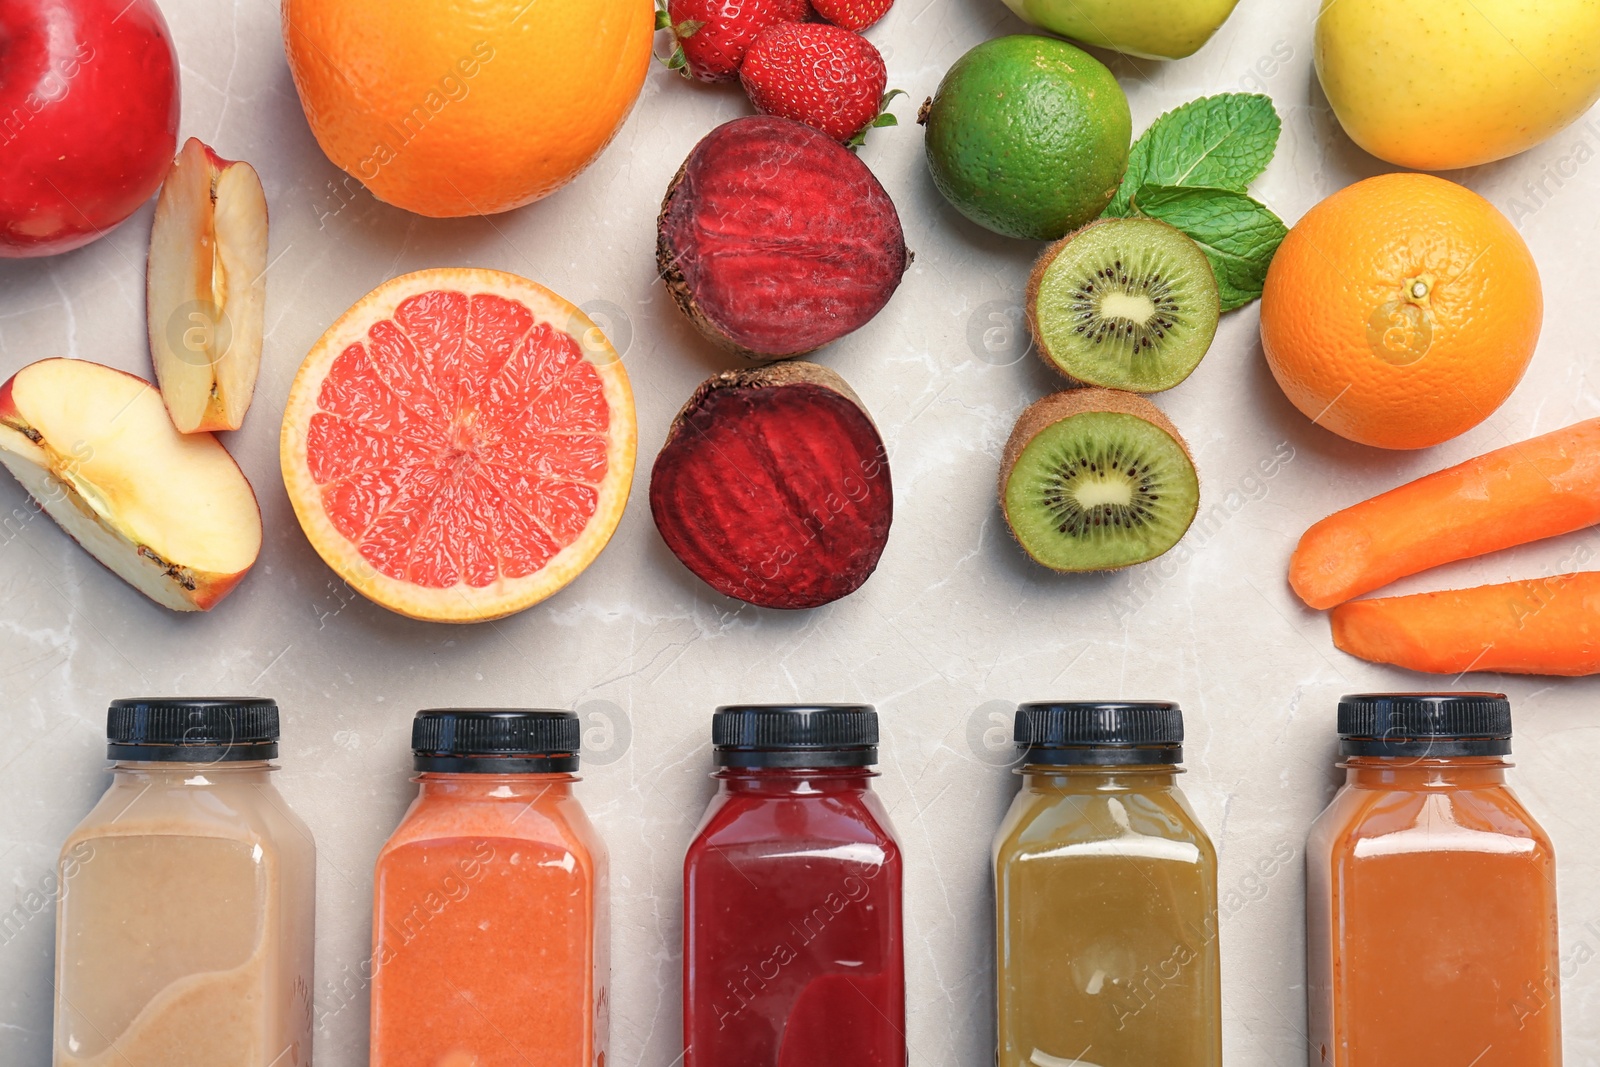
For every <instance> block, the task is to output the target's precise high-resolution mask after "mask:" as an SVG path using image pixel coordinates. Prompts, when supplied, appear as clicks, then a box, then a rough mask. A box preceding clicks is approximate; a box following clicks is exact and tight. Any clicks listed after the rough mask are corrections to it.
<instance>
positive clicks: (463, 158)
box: [283, 0, 655, 217]
mask: <svg viewBox="0 0 1600 1067" xmlns="http://www.w3.org/2000/svg"><path fill="white" fill-rule="evenodd" d="M654 27H655V14H654V10H653V8H652V5H651V0H283V38H284V47H285V50H286V51H287V52H288V56H289V70H290V72H291V73H292V74H293V75H294V84H295V88H296V89H298V90H299V92H300V103H301V105H302V106H304V108H305V112H306V118H307V120H308V121H309V122H310V123H311V132H312V133H313V134H315V135H316V138H317V143H318V144H319V145H321V146H322V150H323V151H324V152H326V153H327V155H328V158H329V159H331V160H332V161H333V162H334V163H335V164H336V165H337V166H339V167H340V168H341V169H343V170H345V171H347V172H348V173H349V174H351V175H353V176H354V177H356V178H357V179H359V180H360V181H361V182H362V183H363V184H364V185H366V187H367V188H368V189H370V190H371V191H372V194H373V195H374V196H376V197H377V198H378V199H380V200H384V201H387V202H388V203H391V204H394V205H395V206H397V207H402V208H406V209H407V210H410V211H415V212H417V213H418V214H420V215H431V216H435V217H444V216H456V215H478V214H490V213H492V212H496V211H509V210H510V209H511V208H514V207H520V206H522V205H523V204H527V203H531V202H532V201H534V200H538V199H539V198H540V197H542V196H546V195H548V194H550V193H552V192H554V191H555V190H556V189H559V188H560V187H561V186H563V185H565V184H566V183H567V182H569V181H571V180H572V179H573V177H575V176H576V175H577V174H578V172H579V171H581V170H583V168H584V167H586V166H588V165H589V163H590V162H592V161H593V160H594V158H595V157H596V156H597V155H599V154H600V151H601V150H602V149H603V148H605V146H606V145H607V143H609V142H610V140H611V138H612V137H614V136H615V135H616V132H617V130H618V128H619V127H621V125H622V122H623V120H624V119H625V118H627V116H628V112H629V110H631V109H632V107H633V102H634V100H635V99H637V97H638V95H639V89H640V87H641V86H642V85H643V84H644V76H645V72H646V70H647V69H648V68H649V64H650V48H651V38H652V36H653V34H654Z"/></svg>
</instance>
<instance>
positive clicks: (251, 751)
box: [55, 698, 316, 1067]
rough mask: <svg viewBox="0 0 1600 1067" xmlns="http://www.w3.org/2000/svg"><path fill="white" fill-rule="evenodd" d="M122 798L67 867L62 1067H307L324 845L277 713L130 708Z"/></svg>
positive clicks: (247, 701)
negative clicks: (311, 826) (283, 780)
mask: <svg viewBox="0 0 1600 1067" xmlns="http://www.w3.org/2000/svg"><path fill="white" fill-rule="evenodd" d="M106 733H107V737H108V739H109V742H110V744H109V745H108V748H107V751H108V755H109V756H110V758H111V759H112V760H113V761H114V762H113V765H112V781H111V788H110V789H109V790H107V792H106V794H105V796H104V797H103V798H101V800H100V803H98V804H97V805H95V807H94V810H93V811H91V812H90V813H89V815H88V817H86V818H85V819H84V820H83V822H82V823H80V824H79V825H78V828H77V829H76V830H74V831H73V832H72V834H71V836H70V837H68V838H67V841H66V844H65V845H64V846H63V847H62V850H61V862H60V877H61V885H62V887H63V889H62V894H61V899H60V902H59V905H58V911H57V918H56V1005H55V1063H56V1067H218V1065H219V1064H228V1065H229V1067H307V1065H309V1064H310V1063H311V988H312V976H311V967H312V920H313V913H314V906H315V893H316V871H315V864H316V859H315V848H314V846H313V844H312V840H311V833H310V831H309V830H307V829H306V826H305V824H304V823H302V822H301V821H300V820H299V819H298V818H296V817H295V815H294V813H293V812H291V811H290V810H289V806H288V804H286V803H285V802H284V799H283V797H282V796H281V795H280V794H279V793H278V790H277V789H276V787H274V786H273V784H272V781H271V777H270V776H271V774H272V772H273V771H274V770H275V769H276V768H275V767H274V766H273V765H272V763H271V762H270V761H271V760H273V759H274V758H275V757H276V756H277V754H278V708H277V705H276V704H274V703H273V702H272V701H270V700H257V699H251V698H206V699H194V700H185V699H172V700H169V699H136V700H117V701H114V702H113V703H112V705H111V709H110V712H109V714H108V715H107V730H106Z"/></svg>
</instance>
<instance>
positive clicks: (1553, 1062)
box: [1306, 693, 1561, 1067]
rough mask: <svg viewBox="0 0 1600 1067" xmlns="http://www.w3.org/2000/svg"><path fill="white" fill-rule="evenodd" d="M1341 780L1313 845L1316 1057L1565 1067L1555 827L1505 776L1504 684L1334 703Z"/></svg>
mask: <svg viewBox="0 0 1600 1067" xmlns="http://www.w3.org/2000/svg"><path fill="white" fill-rule="evenodd" d="M1339 738H1340V740H1339V753H1340V755H1341V756H1342V757H1343V762H1342V763H1341V764H1340V766H1342V767H1343V768H1344V771H1345V784H1344V786H1343V787H1342V788H1341V789H1340V790H1339V792H1338V793H1337V794H1336V795H1335V796H1334V798H1333V801H1332V803H1330V804H1329V805H1328V807H1327V810H1325V811H1324V812H1323V813H1322V814H1321V816H1319V817H1318V818H1317V821H1316V823H1315V824H1314V825H1313V826H1312V829H1311V836H1310V841H1309V843H1308V845H1307V848H1306V897H1307V904H1306V919H1307V940H1306V961H1307V970H1308V974H1307V985H1306V988H1307V994H1308V1008H1309V1013H1308V1014H1309V1021H1310V1038H1311V1048H1310V1050H1309V1062H1310V1063H1311V1064H1313V1065H1316V1067H1322V1065H1325V1064H1331V1065H1336V1067H1392V1065H1393V1064H1399V1063H1406V1064H1411V1063H1416V1064H1424V1063H1426V1064H1433V1063H1439V1064H1445V1063H1460V1064H1472V1065H1473V1067H1557V1065H1559V1064H1560V1062H1561V1009H1560V996H1559V989H1558V985H1559V976H1560V959H1561V958H1560V952H1559V945H1558V941H1557V926H1556V872H1555V855H1554V853H1553V851H1552V849H1551V847H1550V839H1549V838H1548V837H1547V836H1546V835H1545V832H1544V831H1543V830H1542V829H1540V827H1539V824H1538V823H1536V822H1535V821H1534V820H1533V817H1532V816H1531V815H1529V814H1528V812H1527V810H1526V809H1525V808H1523V806H1522V803H1521V802H1520V801H1519V800H1518V799H1517V798H1516V796H1515V794H1513V793H1512V792H1511V790H1510V788H1509V787H1508V786H1507V785H1506V782H1505V774H1506V768H1507V767H1509V766H1510V764H1509V763H1508V762H1507V761H1506V758H1505V757H1506V756H1507V755H1508V754H1509V753H1510V751H1511V705H1510V703H1509V702H1508V701H1507V700H1506V698H1505V697H1504V696H1503V695H1501V694H1499V693H1448V694H1444V693H1376V694H1362V695H1357V696H1347V697H1345V698H1344V699H1342V700H1341V701H1340V702H1339Z"/></svg>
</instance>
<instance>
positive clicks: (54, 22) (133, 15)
mask: <svg viewBox="0 0 1600 1067" xmlns="http://www.w3.org/2000/svg"><path fill="white" fill-rule="evenodd" d="M177 147H178V56H177V53H176V52H175V51H174V50H173V47H172V36H171V34H169V33H168V32H167V23H166V20H165V19H163V18H162V17H161V9H160V8H158V7H156V5H155V0H132V2H131V3H130V2H129V0H0V257H10V258H18V257H23V256H49V255H54V254H55V253H57V252H65V251H67V250H68V249H72V248H77V247H79V246H81V245H86V244H88V243H89V242H90V241H92V240H94V239H95V238H96V237H99V236H100V235H101V234H103V233H105V232H106V231H107V230H109V229H111V228H112V227H113V226H116V225H117V224H118V223H120V222H121V221H122V220H124V219H126V218H127V217H128V216H129V215H131V214H133V213H134V212H135V211H137V210H138V209H139V206H140V205H141V204H143V203H144V202H145V201H146V200H149V199H150V197H151V196H152V195H153V194H154V193H155V191H156V189H158V188H159V187H160V185H161V179H162V178H164V177H165V176H166V173H167V168H168V167H170V166H171V165H172V157H173V154H174V153H175V152H176V151H177Z"/></svg>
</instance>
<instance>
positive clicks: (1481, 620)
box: [1333, 571, 1600, 677]
mask: <svg viewBox="0 0 1600 1067" xmlns="http://www.w3.org/2000/svg"><path fill="white" fill-rule="evenodd" d="M1333 643H1334V644H1335V645H1337V646H1338V647H1339V648H1342V649H1343V650H1344V651H1346V652H1348V653H1350V654H1351V655H1352V656H1360V657H1361V658H1362V659H1368V660H1372V661H1373V662H1374V663H1393V664H1394V665H1395V666H1397V667H1405V668H1407V669H1409V670H1413V671H1423V672H1425V673H1427V674H1464V673H1466V672H1467V671H1494V672H1497V673H1501V674H1557V675H1563V676H1568V677H1571V676H1577V675H1583V674H1600V572H1595V571H1584V572H1582V573H1580V574H1562V575H1558V576H1556V577H1554V578H1534V579H1531V580H1528V581H1521V582H1505V583H1503V584H1501V585H1480V586H1478V587H1477V588H1475V589H1454V590H1450V591H1447V592H1442V593H1418V594H1416V595H1415V596H1395V597H1380V598H1376V599H1372V600H1352V601H1351V602H1349V603H1348V604H1340V605H1339V606H1338V607H1336V608H1334V609H1333Z"/></svg>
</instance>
